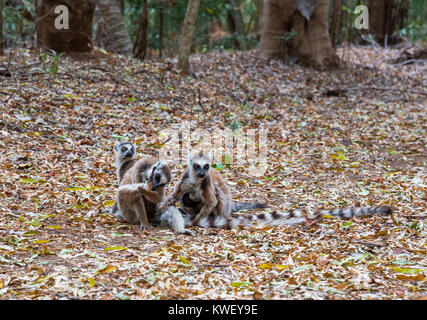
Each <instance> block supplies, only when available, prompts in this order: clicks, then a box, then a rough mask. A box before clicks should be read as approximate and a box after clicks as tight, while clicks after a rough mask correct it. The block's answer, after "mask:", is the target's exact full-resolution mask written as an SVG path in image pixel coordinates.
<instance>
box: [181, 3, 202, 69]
mask: <svg viewBox="0 0 427 320" xmlns="http://www.w3.org/2000/svg"><path fill="white" fill-rule="evenodd" d="M199 5H200V0H190V1H189V2H188V7H187V11H186V13H185V19H184V25H183V26H182V30H181V35H180V37H179V49H178V50H179V52H178V68H179V69H181V70H182V72H183V73H188V70H189V69H190V53H191V42H192V40H193V30H194V25H195V24H196V19H197V12H198V11H199Z"/></svg>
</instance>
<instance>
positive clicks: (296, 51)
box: [260, 0, 341, 70]
mask: <svg viewBox="0 0 427 320" xmlns="http://www.w3.org/2000/svg"><path fill="white" fill-rule="evenodd" d="M328 9H329V1H328V0H264V25H263V29H262V35H261V43H260V51H261V54H262V55H263V56H265V57H268V58H281V59H288V58H296V59H297V60H298V61H299V62H301V63H302V64H303V65H306V66H311V67H314V68H316V69H321V70H323V69H330V68H337V67H341V63H340V60H339V58H338V56H337V54H336V52H335V50H334V49H333V47H332V43H331V40H330V38H329V28H328Z"/></svg>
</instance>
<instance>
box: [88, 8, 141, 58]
mask: <svg viewBox="0 0 427 320" xmlns="http://www.w3.org/2000/svg"><path fill="white" fill-rule="evenodd" d="M96 4H97V10H96V13H95V14H96V19H97V21H98V29H97V33H96V45H97V46H99V47H102V48H104V49H106V50H108V51H111V52H115V53H119V54H123V55H131V54H132V47H133V46H132V42H131V40H130V37H129V33H128V31H127V29H126V26H125V22H124V19H123V15H122V13H121V11H120V7H119V5H118V3H117V1H116V0H96Z"/></svg>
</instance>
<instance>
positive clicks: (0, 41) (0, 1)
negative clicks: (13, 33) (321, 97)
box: [0, 0, 4, 56]
mask: <svg viewBox="0 0 427 320" xmlns="http://www.w3.org/2000/svg"><path fill="white" fill-rule="evenodd" d="M3 48H4V45H3V0H0V56H2V55H3V54H4V50H3Z"/></svg>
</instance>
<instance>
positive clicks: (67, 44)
mask: <svg viewBox="0 0 427 320" xmlns="http://www.w3.org/2000/svg"><path fill="white" fill-rule="evenodd" d="M59 5H65V6H67V8H68V15H69V23H68V29H61V28H60V29H57V27H56V26H55V21H56V20H57V18H58V16H59V14H58V13H55V8H57V7H58V6H59ZM94 10H95V0H36V13H37V19H36V33H37V40H38V42H39V44H41V45H42V46H45V47H47V48H49V49H53V50H55V51H57V52H88V51H90V50H91V48H92V43H91V39H92V24H93V14H94Z"/></svg>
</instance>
